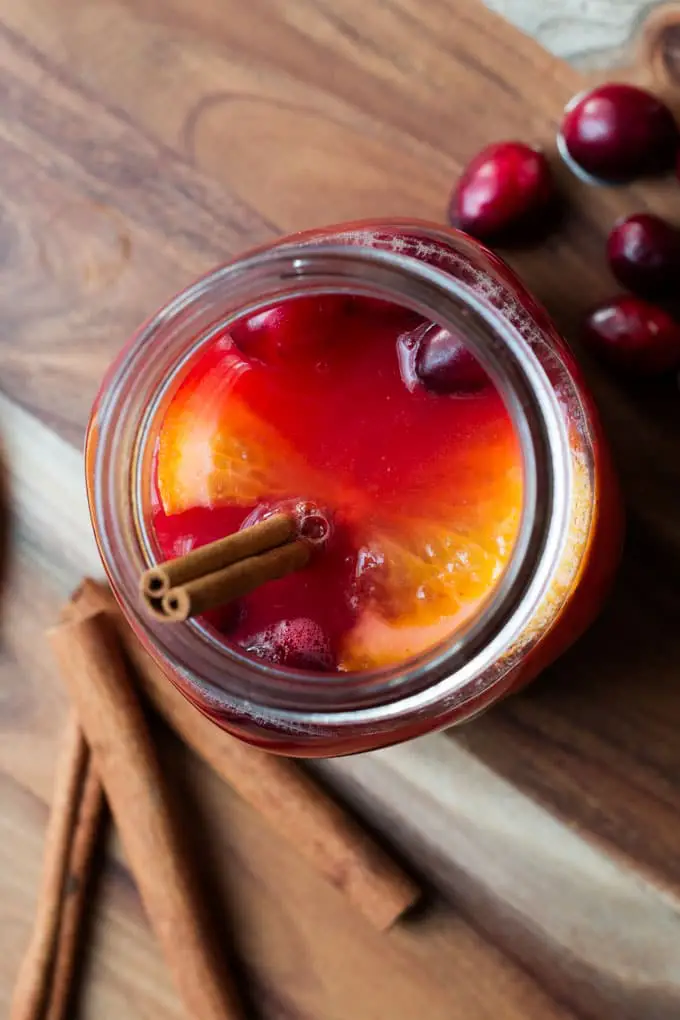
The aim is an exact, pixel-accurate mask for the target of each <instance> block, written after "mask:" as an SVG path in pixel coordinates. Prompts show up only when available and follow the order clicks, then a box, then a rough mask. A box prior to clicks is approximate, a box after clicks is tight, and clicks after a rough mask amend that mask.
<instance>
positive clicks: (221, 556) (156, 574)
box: [140, 514, 295, 599]
mask: <svg viewBox="0 0 680 1020" xmlns="http://www.w3.org/2000/svg"><path fill="white" fill-rule="evenodd" d="M294 534H295V522H294V520H293V518H292V517H290V516H289V515H288V514H272V516H271V517H266V518H265V519H264V520H263V521H259V522H258V523H257V524H253V525H251V526H250V527H249V528H242V529H241V531H236V532H234V534H233V535H227V536H226V537H225V538H222V539H220V540H219V541H218V542H210V543H209V545H204V546H201V548H200V549H193V550H192V551H191V552H190V553H187V554H186V556H179V557H177V558H176V559H174V560H167V561H166V562H165V563H159V564H157V565H156V566H155V567H151V568H150V569H149V570H146V571H145V572H144V573H143V574H142V577H141V581H140V591H141V593H142V595H144V596H145V597H146V598H148V599H161V598H162V597H163V595H165V594H166V592H169V591H170V589H171V588H177V587H179V586H181V585H184V584H187V583H188V582H189V581H195V580H196V578H199V577H205V576H206V575H207V574H214V573H215V572H216V571H218V570H223V569H224V568H225V567H228V566H230V565H231V564H232V563H237V562H238V561H239V560H244V559H246V558H247V557H248V556H257V555H258V554H259V553H263V552H266V551H267V550H268V549H274V548H275V547H276V546H279V545H283V543H284V542H288V541H290V540H291V539H292V538H293V536H294Z"/></svg>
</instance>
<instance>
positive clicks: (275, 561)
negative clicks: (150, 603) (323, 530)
mask: <svg viewBox="0 0 680 1020" xmlns="http://www.w3.org/2000/svg"><path fill="white" fill-rule="evenodd" d="M308 562H309V547H308V546H307V545H305V543H304V542H286V543H285V544H284V545H280V546H278V547H277V548H276V549H270V550H268V551H267V552H264V553H260V554H259V555H258V556H248V557H247V558H246V559H242V560H239V561H238V562H236V563H232V564H231V566H228V567H225V568H224V570H218V571H216V572H215V573H213V574H206V575H205V576H203V577H198V578H196V579H195V580H193V581H189V582H188V583H187V584H184V585H179V586H176V587H174V588H171V589H170V591H168V592H166V594H165V595H164V596H163V598H162V600H161V601H162V607H163V612H164V614H165V619H166V620H167V621H168V622H169V623H175V622H181V621H183V620H188V619H189V617H191V616H200V615H201V613H205V612H207V611H208V610H209V609H214V608H215V607H216V606H221V605H225V604H226V603H227V602H231V601H232V600H233V599H237V598H240V597H241V596H242V595H247V594H248V592H251V591H254V590H255V588H259V587H260V585H261V584H265V582H267V581H275V580H276V579H277V578H279V577H285V575H286V574H290V573H292V572H293V571H294V570H299V569H300V568H301V567H304V566H305V565H306V564H307V563H308Z"/></svg>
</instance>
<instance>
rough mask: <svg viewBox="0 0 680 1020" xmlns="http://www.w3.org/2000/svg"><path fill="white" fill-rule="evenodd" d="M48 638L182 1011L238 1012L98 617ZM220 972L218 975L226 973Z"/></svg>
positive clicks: (139, 721) (204, 1016)
mask: <svg viewBox="0 0 680 1020" xmlns="http://www.w3.org/2000/svg"><path fill="white" fill-rule="evenodd" d="M50 641H51V644H52V647H53V649H54V652H55V654H56V657H57V661H58V663H59V666H60V670H61V673H62V677H63V680H64V683H65V685H66V687H67V689H68V692H69V694H70V696H71V699H72V701H73V703H74V705H75V707H76V710H77V712H78V716H79V719H80V723H81V725H82V727H83V731H84V733H85V735H86V738H87V741H88V744H89V745H90V748H91V751H92V755H93V758H94V762H95V765H96V768H97V770H98V772H99V776H100V779H101V781H102V784H103V786H104V789H105V791H106V797H107V800H108V802H109V805H110V807H111V811H112V813H113V815H114V818H115V821H116V824H117V827H118V830H119V832H120V836H121V840H122V843H123V848H124V850H125V853H126V855H127V858H128V861H129V863H130V866H131V869H132V872H133V874H134V876H135V879H136V882H137V885H138V888H139V892H140V895H141V897H142V901H143V903H144V906H145V908H146V911H147V914H148V916H149V919H150V921H151V924H152V925H153V927H154V929H155V931H156V934H157V937H158V940H159V943H160V945H161V949H162V950H163V952H164V955H165V958H166V961H167V963H168V966H169V969H170V972H171V974H172V976H173V978H174V980H175V984H176V987H177V990H178V993H179V995H180V998H181V999H182V1001H183V1002H184V1005H185V1007H186V1010H187V1015H188V1016H190V1017H191V1018H192V1020H193V1018H197V1020H198V1018H200V1020H229V1018H232V1017H234V1018H235V1017H237V1016H239V1015H240V1013H239V1010H238V1008H237V1006H236V1001H235V998H234V994H233V992H232V990H231V988H230V987H227V985H226V982H225V980H223V979H222V975H224V970H225V968H224V966H222V967H218V965H217V961H216V960H215V959H214V957H213V955H212V952H211V942H210V939H209V937H208V934H207V932H206V930H205V928H204V925H203V923H202V918H201V912H200V910H199V909H198V901H197V896H196V891H195V889H194V886H193V883H192V879H191V872H190V868H189V867H188V864H187V861H186V860H185V859H184V858H183V856H182V854H181V851H180V849H179V845H178V840H177V838H176V833H175V828H174V825H173V822H172V817H171V811H170V807H169V804H168V800H167V796H166V793H165V784H164V780H163V775H162V773H161V769H160V766H159V764H158V761H157V759H156V757H155V754H154V752H153V747H152V743H151V738H150V736H149V733H148V730H147V727H146V722H145V720H144V716H143V714H142V711H141V708H140V706H139V704H138V702H137V700H136V697H135V694H134V690H133V687H132V684H131V682H130V680H129V678H128V676H127V671H126V667H125V664H124V661H123V658H122V655H121V650H120V646H119V644H118V640H117V639H116V635H115V632H114V630H113V629H112V626H111V623H110V621H109V620H107V618H106V616H105V614H103V613H96V614H95V615H93V616H89V617H87V618H86V619H81V620H77V621H75V622H72V623H66V624H60V625H59V626H58V627H55V628H54V629H53V630H52V631H51V632H50ZM225 976H226V975H225Z"/></svg>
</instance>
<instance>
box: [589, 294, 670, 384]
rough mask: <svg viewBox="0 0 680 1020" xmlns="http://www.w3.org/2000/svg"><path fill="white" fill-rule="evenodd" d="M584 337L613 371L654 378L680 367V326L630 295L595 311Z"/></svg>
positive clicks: (606, 303)
mask: <svg viewBox="0 0 680 1020" xmlns="http://www.w3.org/2000/svg"><path fill="white" fill-rule="evenodd" d="M584 338H585V340H586V342H587V343H588V344H589V346H590V347H591V348H592V349H593V350H594V351H595V352H596V353H597V354H598V355H600V356H601V357H602V358H603V359H604V360H605V361H607V362H609V363H610V364H611V365H612V366H613V367H614V368H618V369H621V370H622V371H625V372H628V373H631V374H636V375H643V376H654V375H660V374H662V373H663V372H670V371H672V370H673V369H675V368H678V367H680V325H679V324H678V323H677V322H675V320H674V319H672V318H671V316H670V315H669V314H668V313H667V312H665V311H664V310H663V309H662V308H658V307H657V306H656V305H652V304H650V303H649V302H648V301H644V300H643V299H642V298H639V297H633V296H632V295H630V294H621V295H619V296H618V297H615V298H612V299H611V300H609V301H603V302H602V303H601V304H599V305H597V306H596V307H595V308H593V309H592V311H591V312H590V313H589V315H588V316H587V318H586V322H585V330H584Z"/></svg>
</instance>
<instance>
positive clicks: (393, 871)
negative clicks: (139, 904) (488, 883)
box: [75, 580, 420, 930]
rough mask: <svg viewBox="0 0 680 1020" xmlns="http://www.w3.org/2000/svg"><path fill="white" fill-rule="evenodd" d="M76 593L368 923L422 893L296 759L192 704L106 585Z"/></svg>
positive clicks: (158, 695) (187, 734)
mask: <svg viewBox="0 0 680 1020" xmlns="http://www.w3.org/2000/svg"><path fill="white" fill-rule="evenodd" d="M75 599H76V602H77V606H78V608H79V610H80V613H81V614H85V613H87V612H97V611H101V610H104V611H106V612H107V613H108V614H109V615H110V616H111V618H112V620H114V621H115V623H116V626H117V628H118V632H119V634H120V637H121V639H122V641H123V644H124V646H125V649H126V652H127V653H128V656H129V658H130V660H131V662H132V663H133V665H134V667H135V670H136V672H137V677H138V680H139V683H140V684H141V686H142V689H143V691H144V693H145V695H147V697H148V698H149V699H150V701H151V702H152V704H153V705H154V707H155V708H156V709H157V711H158V712H159V713H160V714H161V715H162V716H163V717H164V718H165V720H166V721H167V722H168V723H169V725H170V726H172V727H173V728H174V729H175V730H176V732H177V733H178V734H179V735H180V737H182V739H183V740H184V741H185V743H187V744H188V745H189V746H190V747H191V748H192V749H193V750H194V751H195V752H196V754H198V755H199V757H201V758H203V760H204V761H205V762H207V764H208V765H210V766H211V767H212V768H213V769H214V770H215V772H217V774H218V775H220V776H221V777H222V778H223V779H224V780H225V781H226V782H227V783H229V785H230V786H232V787H233V789H234V790H235V791H236V792H237V793H238V794H239V795H240V796H241V797H242V798H243V799H244V800H245V801H247V802H248V803H249V804H250V805H251V806H252V807H253V808H254V809H255V810H256V811H257V812H258V813H259V814H260V815H261V817H262V818H263V819H264V820H265V821H266V822H268V823H269V825H271V827H272V828H273V829H274V830H275V831H276V832H278V833H279V835H281V836H283V838H284V839H286V840H288V841H289V842H290V843H292V844H293V846H294V847H295V848H296V850H297V851H298V852H299V853H300V854H301V855H302V856H303V857H305V858H306V860H307V861H308V862H309V864H310V865H311V867H313V868H314V869H315V871H317V872H318V873H319V874H320V875H322V876H324V877H325V878H326V880H327V881H328V882H330V883H331V884H332V885H334V886H335V887H336V888H337V889H338V890H339V891H340V892H341V893H342V894H343V895H344V896H346V897H347V899H348V901H349V902H350V903H352V905H353V906H354V907H355V908H356V909H357V910H359V912H360V913H361V914H363V915H364V917H366V918H367V919H368V921H369V922H370V923H371V924H373V925H375V927H376V928H378V929H380V930H385V929H387V928H390V927H391V926H392V925H393V924H394V923H395V922H396V921H397V920H398V919H399V917H401V915H402V914H403V913H404V912H405V911H406V910H408V908H409V907H411V906H412V905H413V904H414V903H416V902H417V901H418V900H419V899H420V889H419V888H418V886H417V885H416V883H415V882H414V881H413V880H412V879H411V878H410V876H408V875H407V874H406V873H405V872H404V871H403V869H402V868H400V867H399V865H398V864H397V863H396V862H395V861H394V860H393V859H392V858H391V857H390V856H389V854H388V853H387V852H386V851H384V850H383V849H382V848H381V847H380V846H378V844H377V843H376V842H375V840H374V839H373V838H372V836H371V835H370V834H369V833H368V832H367V831H366V830H365V829H363V828H362V826H361V824H360V823H359V822H358V821H356V820H355V819H354V818H353V817H352V815H351V814H350V813H349V812H348V811H347V810H346V809H345V808H343V807H342V806H341V805H340V804H338V803H337V802H336V801H334V800H333V799H332V798H331V797H330V796H329V795H328V794H327V793H326V792H325V791H324V789H323V787H322V786H321V785H320V784H318V783H317V782H316V781H315V780H314V779H313V778H312V777H311V776H309V775H308V774H307V773H306V772H304V771H303V770H302V768H301V767H300V766H299V765H298V764H297V763H296V762H294V761H293V760H291V759H286V758H282V757H280V756H278V755H272V754H267V753H266V752H263V751H260V750H258V749H257V748H254V747H251V746H250V745H248V744H244V743H242V742H241V741H240V740H237V739H236V738H235V737H232V736H231V735H230V734H228V733H226V732H225V731H224V730H221V729H220V728H219V727H218V726H216V725H215V724H214V723H211V722H210V721H209V720H207V719H206V718H205V717H204V716H202V715H201V714H200V712H198V711H196V709H195V708H194V707H193V706H192V705H190V704H189V703H188V702H187V700H186V699H185V698H184V697H183V696H182V695H181V694H180V693H179V691H178V690H176V688H175V687H174V686H173V685H172V684H171V683H170V681H169V680H168V678H167V677H166V676H165V674H164V673H163V671H162V670H161V668H160V667H159V666H158V664H157V663H156V662H155V660H154V659H152V657H151V656H150V655H149V654H148V652H146V651H145V650H144V648H143V647H142V645H141V644H140V642H139V641H138V640H137V638H136V637H135V635H134V634H133V632H132V630H131V629H130V627H129V626H128V624H127V622H126V621H125V620H124V618H123V616H122V613H121V612H120V610H119V608H118V605H117V603H116V601H115V599H114V598H113V596H112V594H111V592H110V590H109V589H108V588H107V587H106V586H104V585H100V584H97V583H96V582H94V581H91V580H85V581H84V582H83V584H82V585H81V587H80V589H79V591H78V592H77V593H76V596H75Z"/></svg>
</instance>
